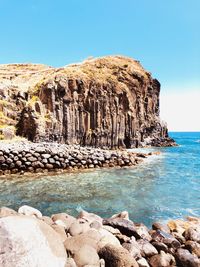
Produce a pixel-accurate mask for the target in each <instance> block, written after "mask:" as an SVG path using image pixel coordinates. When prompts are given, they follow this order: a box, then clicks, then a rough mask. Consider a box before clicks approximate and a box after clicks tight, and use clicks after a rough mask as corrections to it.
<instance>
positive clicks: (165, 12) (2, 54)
mask: <svg viewBox="0 0 200 267" xmlns="http://www.w3.org/2000/svg"><path fill="white" fill-rule="evenodd" d="M199 12H200V0H165V1H162V0H137V1H136V0H123V1H120V0H96V1H95V0H71V1H69V0H57V1H54V0H0V27H1V31H0V48H1V49H0V63H12V62H35V63H44V64H48V65H52V66H63V65H66V64H68V63H72V62H77V61H81V60H83V59H85V58H87V57H89V56H104V55H110V54H122V55H126V56H130V57H133V58H135V59H138V60H140V61H141V63H142V64H143V66H144V67H145V68H146V69H148V70H149V71H151V72H152V74H153V76H154V77H156V78H158V79H159V80H160V82H161V83H162V85H163V92H164V93H165V92H174V91H176V92H179V93H180V92H182V91H183V90H184V91H188V90H190V91H191V92H192V91H199V90H200V15H199Z"/></svg>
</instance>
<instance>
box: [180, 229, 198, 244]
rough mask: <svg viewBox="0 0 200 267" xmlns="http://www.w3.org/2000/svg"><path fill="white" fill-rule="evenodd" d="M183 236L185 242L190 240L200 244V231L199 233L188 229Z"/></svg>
mask: <svg viewBox="0 0 200 267" xmlns="http://www.w3.org/2000/svg"><path fill="white" fill-rule="evenodd" d="M183 236H184V237H185V239H186V240H192V241H196V242H198V243H200V229H199V231H197V230H196V229H194V228H192V227H190V228H188V229H186V230H185V232H184V233H183Z"/></svg>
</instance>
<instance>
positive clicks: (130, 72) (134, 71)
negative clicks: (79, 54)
mask: <svg viewBox="0 0 200 267" xmlns="http://www.w3.org/2000/svg"><path fill="white" fill-rule="evenodd" d="M58 76H61V77H63V76H64V77H66V78H67V79H73V80H74V79H77V80H82V81H83V82H85V83H86V84H87V83H89V82H92V81H94V82H95V83H96V84H102V85H104V84H111V85H112V87H115V88H116V89H118V90H119V91H120V90H123V88H124V87H125V83H124V82H126V81H128V80H133V79H135V81H136V82H137V81H138V80H143V81H145V80H148V79H149V77H150V73H149V72H147V71H145V70H144V68H143V67H142V66H141V64H140V63H139V62H138V61H136V60H133V59H131V58H128V57H122V56H107V57H102V58H94V59H93V58H89V59H87V60H85V61H83V62H82V63H77V64H70V65H67V66H65V67H63V68H58V69H54V71H51V72H49V73H46V75H45V76H43V77H42V78H41V79H40V81H39V82H38V83H37V84H36V85H35V86H34V88H32V90H31V91H32V92H31V93H32V94H37V93H38V91H39V90H40V89H41V88H42V87H43V86H45V85H46V84H48V83H49V81H50V80H51V81H55V80H56V77H58Z"/></svg>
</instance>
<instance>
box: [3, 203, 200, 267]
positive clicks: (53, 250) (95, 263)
mask: <svg viewBox="0 0 200 267" xmlns="http://www.w3.org/2000/svg"><path fill="white" fill-rule="evenodd" d="M0 236H1V239H0V266H1V267H14V266H15V267H23V266H24V267H25V266H26V267H28V266H29V267H36V266H37V267H44V266H48V267H83V266H85V267H104V266H105V267H169V266H174V267H175V266H177V267H199V266H200V218H196V217H188V218H187V220H185V221H183V220H174V221H169V222H168V223H167V224H161V223H158V222H157V223H156V222H155V223H154V224H153V225H152V228H151V229H148V228H147V227H146V226H145V225H144V224H141V223H134V222H133V221H131V220H130V219H129V215H128V212H126V211H123V212H121V213H119V214H115V215H113V216H112V217H111V218H107V219H103V218H101V217H99V216H98V215H96V214H94V213H88V212H86V211H81V212H80V214H79V215H78V216H77V217H76V218H75V217H73V216H70V215H69V214H66V213H59V214H53V215H52V216H51V217H48V216H43V215H42V213H41V212H40V211H39V210H37V209H35V208H32V207H30V206H22V207H20V208H19V210H18V212H16V211H14V210H12V209H9V208H6V207H3V208H1V209H0Z"/></svg>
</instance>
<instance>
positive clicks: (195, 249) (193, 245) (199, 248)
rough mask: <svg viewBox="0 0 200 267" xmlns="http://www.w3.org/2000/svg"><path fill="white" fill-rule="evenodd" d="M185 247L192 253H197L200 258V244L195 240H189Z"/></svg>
mask: <svg viewBox="0 0 200 267" xmlns="http://www.w3.org/2000/svg"><path fill="white" fill-rule="evenodd" d="M185 248H186V249H187V250H189V251H190V252H191V253H192V254H195V255H196V256H197V257H198V258H200V244H199V243H197V242H195V241H187V242H186V243H185Z"/></svg>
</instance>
